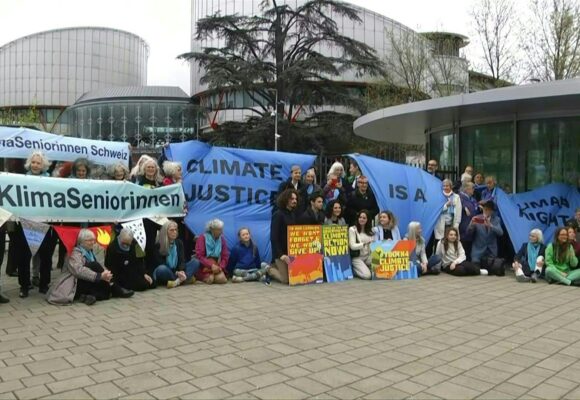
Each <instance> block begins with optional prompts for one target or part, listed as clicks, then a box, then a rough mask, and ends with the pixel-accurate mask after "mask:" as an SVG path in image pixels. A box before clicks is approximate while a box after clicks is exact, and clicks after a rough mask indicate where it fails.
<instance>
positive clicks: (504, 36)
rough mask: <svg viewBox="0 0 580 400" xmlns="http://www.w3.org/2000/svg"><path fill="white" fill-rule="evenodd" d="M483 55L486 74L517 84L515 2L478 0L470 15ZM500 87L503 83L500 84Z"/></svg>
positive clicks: (508, 0) (498, 79) (511, 0)
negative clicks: (514, 31) (514, 28)
mask: <svg viewBox="0 0 580 400" xmlns="http://www.w3.org/2000/svg"><path fill="white" fill-rule="evenodd" d="M470 14H471V17H472V19H473V22H474V29H475V32H476V34H477V41H478V42H479V43H478V44H479V46H480V49H481V52H482V56H481V58H482V59H483V71H485V73H487V74H488V75H490V76H491V77H492V78H493V79H495V80H496V82H501V81H511V82H513V81H515V80H516V76H517V71H516V67H517V61H516V48H515V45H514V38H513V36H514V33H513V31H512V29H513V27H514V26H515V25H516V21H515V15H516V14H515V7H514V3H513V0H478V2H477V4H476V5H475V7H474V8H473V10H471V12H470ZM498 85H499V83H498Z"/></svg>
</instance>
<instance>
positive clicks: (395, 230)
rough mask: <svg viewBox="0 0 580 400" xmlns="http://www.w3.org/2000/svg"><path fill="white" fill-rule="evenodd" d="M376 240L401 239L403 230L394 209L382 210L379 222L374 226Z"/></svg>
mask: <svg viewBox="0 0 580 400" xmlns="http://www.w3.org/2000/svg"><path fill="white" fill-rule="evenodd" d="M373 235H374V236H375V240H395V241H396V240H401V232H400V231H399V227H398V226H397V217H395V214H393V212H392V211H381V212H380V213H379V223H378V225H377V226H375V227H374V228H373Z"/></svg>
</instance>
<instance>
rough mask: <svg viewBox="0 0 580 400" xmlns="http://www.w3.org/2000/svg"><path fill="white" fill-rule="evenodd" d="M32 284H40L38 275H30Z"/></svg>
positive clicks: (37, 285) (36, 285) (35, 285)
mask: <svg viewBox="0 0 580 400" xmlns="http://www.w3.org/2000/svg"><path fill="white" fill-rule="evenodd" d="M32 286H34V287H39V286H40V278H39V277H38V276H33V277H32Z"/></svg>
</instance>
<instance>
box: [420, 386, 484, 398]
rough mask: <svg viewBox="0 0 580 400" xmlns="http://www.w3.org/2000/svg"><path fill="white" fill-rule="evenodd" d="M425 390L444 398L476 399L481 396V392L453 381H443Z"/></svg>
mask: <svg viewBox="0 0 580 400" xmlns="http://www.w3.org/2000/svg"><path fill="white" fill-rule="evenodd" d="M425 392H427V393H430V394H433V395H435V396H438V397H441V398H442V399H458V400H461V399H474V398H476V397H477V396H479V394H480V393H479V392H478V391H476V390H473V389H469V388H466V387H465V386H461V385H456V384H454V383H451V382H442V383H439V384H437V385H435V386H432V387H430V388H429V389H427V390H425Z"/></svg>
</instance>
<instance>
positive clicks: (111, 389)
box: [85, 382, 127, 399]
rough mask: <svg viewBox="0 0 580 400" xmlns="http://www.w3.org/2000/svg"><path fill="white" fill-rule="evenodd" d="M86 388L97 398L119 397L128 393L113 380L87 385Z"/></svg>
mask: <svg viewBox="0 0 580 400" xmlns="http://www.w3.org/2000/svg"><path fill="white" fill-rule="evenodd" d="M85 390H86V391H87V392H88V393H89V394H90V395H91V396H92V397H94V398H95V399H117V398H119V397H123V396H125V395H126V394H127V393H125V392H123V391H122V390H121V389H120V388H119V387H118V386H116V385H115V384H113V383H111V382H105V383H99V384H98V385H93V386H87V387H86V388H85Z"/></svg>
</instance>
